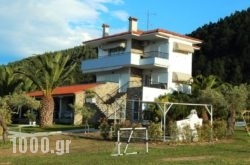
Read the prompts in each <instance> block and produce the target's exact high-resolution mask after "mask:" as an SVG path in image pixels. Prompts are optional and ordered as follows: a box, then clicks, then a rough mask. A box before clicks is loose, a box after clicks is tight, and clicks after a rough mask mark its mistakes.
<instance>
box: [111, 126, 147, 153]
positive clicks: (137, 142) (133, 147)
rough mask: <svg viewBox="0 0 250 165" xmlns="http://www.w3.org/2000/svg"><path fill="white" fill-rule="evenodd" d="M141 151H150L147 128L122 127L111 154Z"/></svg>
mask: <svg viewBox="0 0 250 165" xmlns="http://www.w3.org/2000/svg"><path fill="white" fill-rule="evenodd" d="M142 142H143V144H142ZM143 148H144V149H143ZM139 152H145V153H148V130H147V128H145V127H138V128H120V129H119V130H118V131H117V141H116V144H115V148H114V150H113V152H112V154H111V156H121V155H130V154H138V153H139Z"/></svg>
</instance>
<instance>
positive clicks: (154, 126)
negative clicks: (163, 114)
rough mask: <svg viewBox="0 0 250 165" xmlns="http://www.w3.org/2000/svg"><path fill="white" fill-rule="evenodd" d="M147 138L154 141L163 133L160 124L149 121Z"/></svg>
mask: <svg viewBox="0 0 250 165" xmlns="http://www.w3.org/2000/svg"><path fill="white" fill-rule="evenodd" d="M148 134H149V138H152V139H153V140H154V141H156V140H157V139H159V138H161V137H162V135H163V132H162V129H161V125H160V124H158V123H151V124H150V126H149V127H148Z"/></svg>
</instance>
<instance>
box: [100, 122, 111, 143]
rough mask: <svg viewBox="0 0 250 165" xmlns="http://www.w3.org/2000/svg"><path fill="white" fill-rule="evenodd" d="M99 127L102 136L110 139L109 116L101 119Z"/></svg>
mask: <svg viewBox="0 0 250 165" xmlns="http://www.w3.org/2000/svg"><path fill="white" fill-rule="evenodd" d="M99 128H100V131H101V136H102V137H103V139H105V140H107V139H110V125H109V123H108V119H107V118H102V119H101V124H100V126H99Z"/></svg>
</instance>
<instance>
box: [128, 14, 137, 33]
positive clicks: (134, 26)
mask: <svg viewBox="0 0 250 165" xmlns="http://www.w3.org/2000/svg"><path fill="white" fill-rule="evenodd" d="M128 20H129V29H128V30H129V31H130V32H132V31H137V19H136V18H134V17H129V18H128Z"/></svg>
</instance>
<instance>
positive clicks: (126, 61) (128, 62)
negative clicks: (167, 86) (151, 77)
mask: <svg viewBox="0 0 250 165" xmlns="http://www.w3.org/2000/svg"><path fill="white" fill-rule="evenodd" d="M167 58H168V56H167V53H162V52H147V53H144V54H139V53H131V52H124V53H119V54H112V55H110V56H104V57H102V58H97V59H90V60H86V61H83V62H82V70H83V71H84V73H94V72H100V71H107V70H114V69H119V68H123V67H137V68H141V69H148V68H157V67H161V68H167V67H168V59H167Z"/></svg>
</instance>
